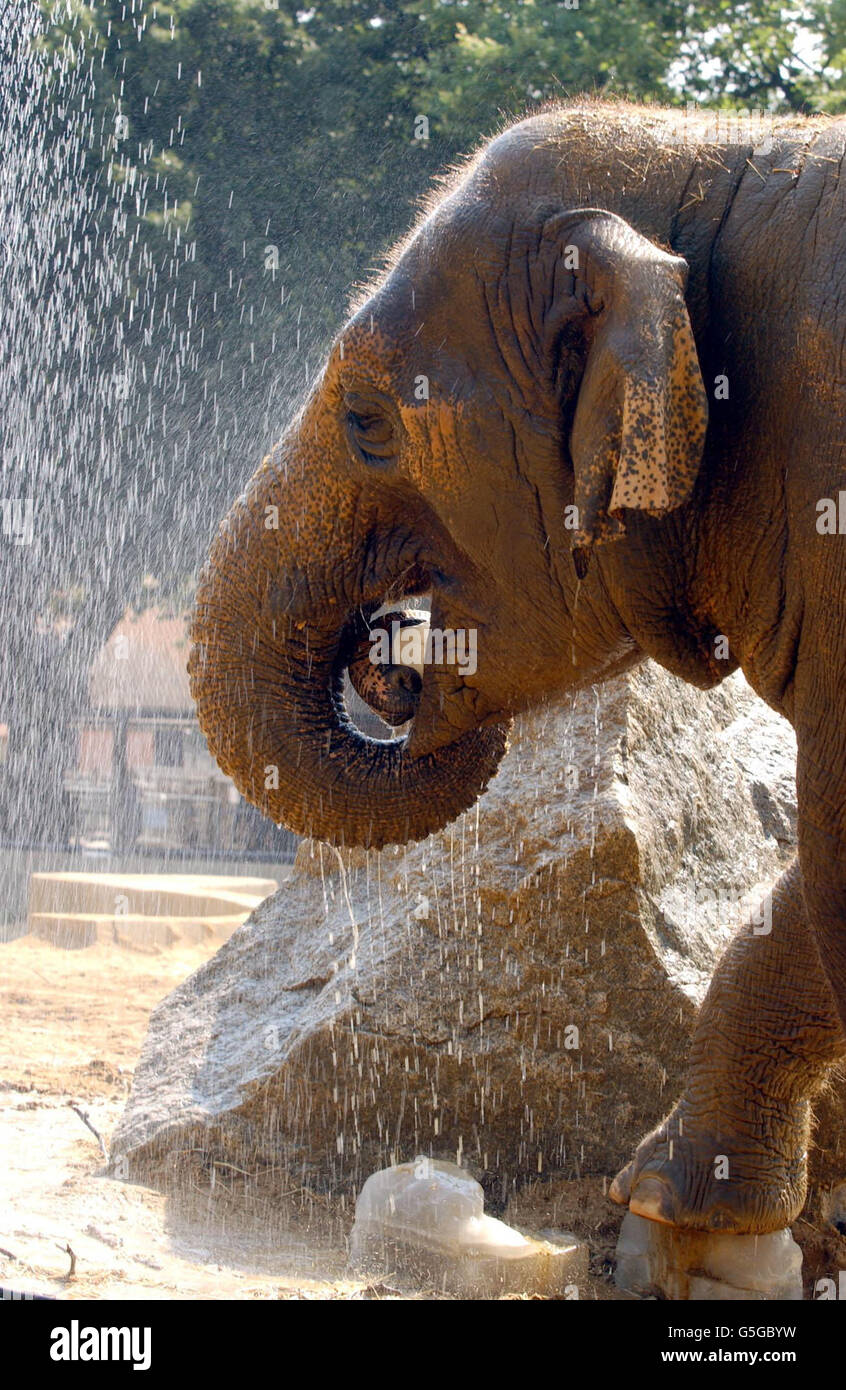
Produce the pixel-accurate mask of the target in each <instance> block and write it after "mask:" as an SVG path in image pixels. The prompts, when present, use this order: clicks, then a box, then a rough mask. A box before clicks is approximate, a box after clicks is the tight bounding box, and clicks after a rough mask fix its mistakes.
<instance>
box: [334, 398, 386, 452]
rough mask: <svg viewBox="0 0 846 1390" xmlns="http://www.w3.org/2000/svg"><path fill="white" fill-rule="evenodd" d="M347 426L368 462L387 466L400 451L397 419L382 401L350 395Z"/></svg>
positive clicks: (347, 402) (355, 443)
mask: <svg viewBox="0 0 846 1390" xmlns="http://www.w3.org/2000/svg"><path fill="white" fill-rule="evenodd" d="M344 403H345V406H346V427H347V433H348V435H349V437H350V441H351V443H352V445H353V448H354V449H355V451H356V453H357V454H358V455H359V457H360V458H362V459H363V460H364V462H365V463H373V464H375V465H384V463H385V462H386V461H388V460H390V459H392V458H394V457H395V455H396V453H397V448H398V444H399V441H398V438H397V430H396V426H395V424H394V420H393V418H392V416H391V414H389V412H388V411H387V409H385V408H383V407H382V405H381V403H380V402H378V401H374V400H371V399H370V398H369V397H364V396H357V395H352V394H350V395H348V396H347V397H346V399H345V402H344Z"/></svg>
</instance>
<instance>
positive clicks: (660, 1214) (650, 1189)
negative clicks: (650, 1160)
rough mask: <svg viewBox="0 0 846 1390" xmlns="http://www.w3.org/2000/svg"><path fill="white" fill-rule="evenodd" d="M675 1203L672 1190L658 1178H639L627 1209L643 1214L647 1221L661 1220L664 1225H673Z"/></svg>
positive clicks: (639, 1214)
mask: <svg viewBox="0 0 846 1390" xmlns="http://www.w3.org/2000/svg"><path fill="white" fill-rule="evenodd" d="M675 1205H676V1204H675V1201H674V1199H673V1194H672V1192H671V1191H670V1189H669V1187H668V1186H667V1184H666V1183H665V1182H662V1181H661V1179H660V1178H641V1180H640V1182H638V1183H637V1184H636V1186H635V1189H634V1192H633V1193H632V1196H631V1200H630V1201H629V1211H633V1212H635V1213H636V1214H637V1215H638V1216H645V1217H647V1219H648V1220H649V1221H662V1222H663V1223H664V1225H666V1226H673V1225H675Z"/></svg>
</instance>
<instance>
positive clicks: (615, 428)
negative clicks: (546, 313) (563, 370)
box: [544, 209, 708, 578]
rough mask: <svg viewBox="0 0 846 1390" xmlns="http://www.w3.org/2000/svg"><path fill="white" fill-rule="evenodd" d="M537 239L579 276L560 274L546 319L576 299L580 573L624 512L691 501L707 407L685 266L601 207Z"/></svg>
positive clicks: (566, 312)
mask: <svg viewBox="0 0 846 1390" xmlns="http://www.w3.org/2000/svg"><path fill="white" fill-rule="evenodd" d="M544 240H545V241H546V243H547V247H548V248H549V249H550V250H552V251H553V254H555V255H557V257H560V258H562V259H563V265H564V267H565V270H566V269H567V268H569V270H570V271H571V273H572V275H573V277H574V279H573V280H572V281H570V280H569V279H568V280H567V281H566V282H565V283H563V284H562V280H561V272H560V270H557V271H556V272H555V274H554V279H553V283H554V284H555V285H556V286H557V287H558V289H560V291H561V292H562V293H561V302H560V306H559V305H554V306H553V314H552V320H553V322H554V320H555V319H556V318H557V319H558V326H559V329H560V328H561V327H563V324H564V322H565V321H569V322H572V312H573V303H572V300H571V301H570V304H569V306H568V304H567V300H568V299H569V298H570V296H571V295H572V296H573V298H574V299H575V301H576V304H577V305H579V306H580V309H581V313H582V315H583V321H582V328H583V335H584V341H585V343H586V344H587V356H586V359H585V365H584V373H583V376H582V380H581V385H580V387H579V393H578V399H577V402H576V407H575V412H574V414H573V417H572V429H571V433H570V440H569V447H570V456H571V458H572V461H573V469H574V472H575V496H574V501H575V505H576V508H577V527H576V529H575V531H574V535H573V559H574V562H575V565H576V572H577V574H578V575H579V577H580V578H581V577H584V574H586V573H587V568H588V563H589V559H590V555H591V553H592V550H593V547H594V546H596V545H602V544H605V543H606V542H609V541H613V540H615V539H617V538H619V537H620V536H623V535H624V534H625V529H626V526H625V518H624V512H625V511H626V510H627V509H628V510H636V511H642V512H646V513H647V514H648V515H649V516H656V517H657V516H663V515H664V514H665V513H666V512H670V511H672V510H673V509H674V508H676V507H679V506H681V504H682V503H683V502H685V501H686V500H687V498H688V497H689V496H690V494H691V491H692V489H693V485H694V482H695V480H696V475H697V473H698V470H699V463H700V460H701V457H702V448H703V445H704V441H705V430H706V427H707V423H708V401H707V396H706V394H705V386H704V384H703V381H702V375H701V373H700V370H699V362H698V359H697V355H696V344H695V342H694V338H693V330H692V329H691V326H690V319H689V318H688V313H687V306H686V304H685V299H684V291H685V286H686V283H687V263H686V262H685V261H684V260H682V259H681V258H680V257H678V256H671V255H668V254H667V253H666V252H665V251H662V250H660V248H659V247H657V246H655V245H654V244H653V243H652V242H651V241H648V240H647V239H646V237H643V236H641V235H640V234H639V233H638V232H636V231H635V230H634V228H633V227H630V226H629V224H628V223H627V222H624V221H623V220H622V218H620V217H616V216H614V215H613V214H612V213H608V212H604V211H601V210H598V209H583V210H582V211H580V212H575V213H564V214H560V215H558V216H557V217H553V218H552V219H551V221H550V222H549V223H547V224H546V226H545V228H544ZM556 309H557V310H558V312H557V313H556V312H555V310H556Z"/></svg>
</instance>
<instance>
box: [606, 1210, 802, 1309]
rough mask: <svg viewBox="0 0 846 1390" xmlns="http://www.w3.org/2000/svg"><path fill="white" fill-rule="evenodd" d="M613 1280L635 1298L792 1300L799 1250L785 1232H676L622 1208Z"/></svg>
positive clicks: (798, 1284) (797, 1293)
mask: <svg viewBox="0 0 846 1390" xmlns="http://www.w3.org/2000/svg"><path fill="white" fill-rule="evenodd" d="M614 1282H615V1283H616V1285H617V1287H618V1288H620V1289H625V1290H626V1292H628V1293H633V1294H638V1295H639V1296H640V1297H641V1298H648V1297H650V1296H652V1297H658V1298H672V1299H679V1300H693V1301H699V1300H705V1299H709V1300H716V1301H730V1300H733V1299H751V1300H753V1301H756V1302H760V1301H769V1300H773V1301H796V1300H799V1299H801V1297H802V1251H801V1250H800V1249H799V1246H798V1245H797V1244H796V1242H795V1240H794V1239H793V1237H792V1235H791V1234H790V1231H788V1230H783V1231H773V1232H771V1233H770V1234H768V1235H742V1236H737V1235H731V1234H708V1233H707V1232H704V1231H681V1230H679V1229H678V1228H677V1227H675V1226H665V1225H663V1224H662V1223H661V1222H660V1221H647V1220H646V1219H645V1218H644V1217H642V1216H636V1215H635V1214H634V1212H627V1213H626V1216H625V1219H624V1221H623V1225H622V1227H621V1229H620V1237H619V1240H618V1241H617V1268H616V1272H615V1275H614Z"/></svg>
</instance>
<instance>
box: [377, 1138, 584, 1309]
mask: <svg viewBox="0 0 846 1390" xmlns="http://www.w3.org/2000/svg"><path fill="white" fill-rule="evenodd" d="M350 1262H351V1263H352V1264H353V1265H354V1266H355V1268H357V1269H359V1270H362V1271H364V1272H366V1273H368V1274H379V1275H385V1274H388V1273H390V1274H393V1275H395V1276H396V1275H400V1276H401V1277H402V1276H405V1277H406V1278H410V1279H411V1280H412V1281H413V1282H415V1283H416V1284H417V1285H418V1286H427V1285H428V1286H434V1287H436V1288H440V1289H442V1290H443V1291H444V1292H450V1293H458V1294H460V1295H462V1296H463V1297H465V1298H490V1297H495V1296H496V1295H497V1294H499V1293H506V1292H510V1293H546V1294H552V1295H555V1294H558V1295H560V1296H564V1297H571V1298H577V1297H578V1283H579V1280H580V1279H584V1277H585V1275H586V1273H587V1249H586V1247H585V1246H582V1245H580V1243H579V1242H578V1241H577V1240H576V1238H575V1237H574V1236H572V1235H570V1234H569V1233H567V1232H547V1233H546V1238H545V1239H542V1240H538V1239H535V1238H534V1237H532V1236H527V1235H523V1234H522V1233H521V1232H520V1231H517V1230H515V1228H514V1227H513V1226H508V1225H506V1223H505V1222H504V1221H499V1220H497V1218H496V1217H494V1216H487V1215H486V1214H485V1210H484V1193H483V1192H482V1188H481V1187H480V1185H479V1183H477V1182H476V1181H475V1179H474V1178H472V1177H471V1175H470V1174H469V1173H467V1172H465V1171H464V1169H462V1168H459V1167H457V1166H456V1164H454V1163H447V1162H444V1161H442V1160H439V1159H429V1158H418V1159H415V1161H414V1162H413V1163H400V1164H398V1165H397V1166H396V1167H393V1168H385V1169H383V1170H382V1171H381V1172H378V1173H373V1174H372V1175H371V1176H370V1177H369V1178H368V1179H367V1181H366V1183H365V1184H364V1186H363V1187H362V1189H361V1192H360V1193H359V1196H358V1201H357V1202H356V1209H355V1224H354V1226H353V1232H352V1240H351V1244H350Z"/></svg>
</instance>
